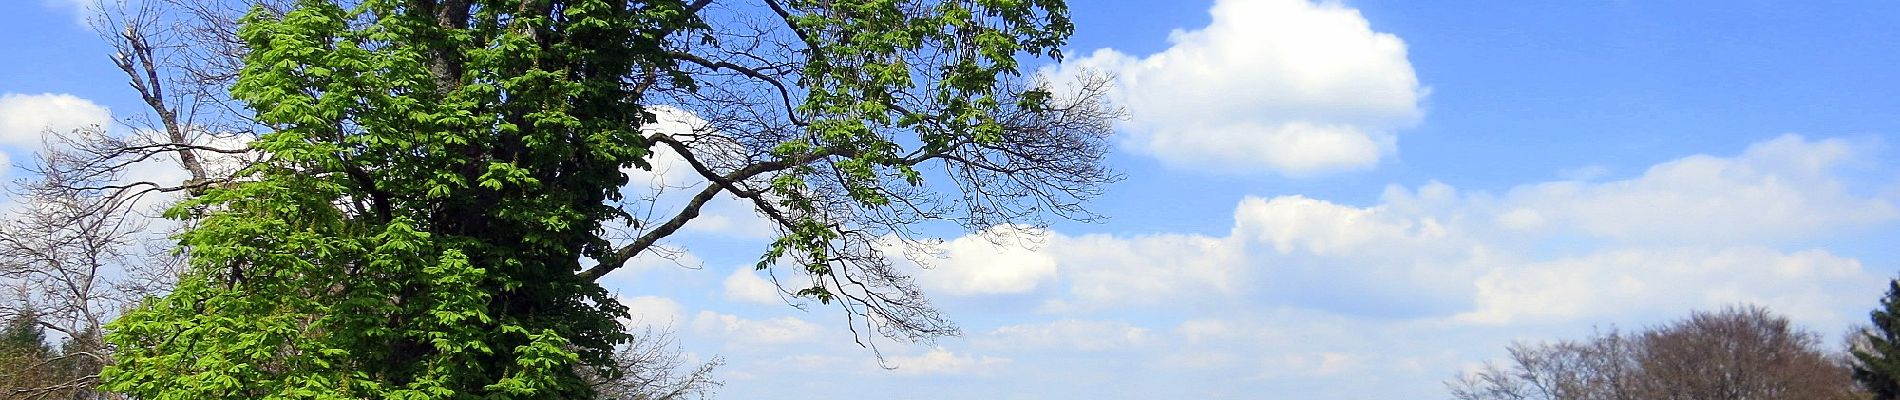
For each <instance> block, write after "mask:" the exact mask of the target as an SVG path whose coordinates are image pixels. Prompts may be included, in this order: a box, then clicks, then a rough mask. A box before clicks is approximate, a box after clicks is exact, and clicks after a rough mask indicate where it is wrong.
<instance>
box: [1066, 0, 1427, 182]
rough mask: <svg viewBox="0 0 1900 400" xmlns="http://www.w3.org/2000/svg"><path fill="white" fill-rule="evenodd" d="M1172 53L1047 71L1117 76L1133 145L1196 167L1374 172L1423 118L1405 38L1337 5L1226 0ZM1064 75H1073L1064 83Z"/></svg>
mask: <svg viewBox="0 0 1900 400" xmlns="http://www.w3.org/2000/svg"><path fill="white" fill-rule="evenodd" d="M1210 13H1211V14H1212V16H1213V22H1212V24H1210V25H1208V26H1206V27H1203V28H1201V29H1198V30H1191V31H1182V30H1177V31H1175V32H1173V33H1172V34H1170V35H1169V38H1168V41H1169V42H1170V43H1171V44H1172V46H1171V47H1170V48H1168V49H1167V50H1163V51H1161V52H1159V53H1155V54H1150V55H1147V56H1140V57H1137V56H1131V55H1128V54H1123V53H1121V52H1119V51H1116V50H1113V49H1101V50H1097V51H1096V52H1095V53H1093V54H1090V55H1089V56H1087V57H1083V58H1079V59H1075V60H1072V61H1069V62H1065V63H1063V65H1061V66H1059V67H1057V68H1054V69H1052V70H1048V71H1044V72H1045V73H1047V74H1051V75H1054V76H1056V77H1067V76H1076V75H1079V74H1082V73H1084V71H1101V72H1107V73H1110V74H1112V75H1114V76H1115V77H1116V87H1117V89H1116V93H1115V94H1114V98H1115V99H1116V102H1117V103H1118V104H1120V105H1122V106H1124V107H1125V108H1126V109H1127V110H1128V112H1129V114H1130V117H1131V119H1130V120H1129V121H1128V123H1126V124H1125V126H1124V127H1125V128H1126V130H1127V132H1128V133H1129V134H1130V136H1129V142H1128V144H1129V145H1131V146H1132V147H1133V148H1135V149H1137V150H1139V151H1142V152H1145V153H1148V154H1150V155H1152V156H1154V157H1156V158H1159V159H1160V160H1161V161H1163V162H1165V163H1167V164H1170V165H1174V166H1178V167H1185V168H1209V167H1211V168H1218V169H1222V170H1267V171H1273V172H1278V173H1282V174H1288V175H1311V174H1316V173H1322V172H1327V171H1337V170H1352V169H1365V168H1371V167H1372V166H1374V165H1376V164H1378V162H1379V160H1380V159H1381V158H1383V157H1384V156H1385V155H1388V154H1391V153H1393V152H1394V151H1396V138H1395V136H1394V134H1393V132H1394V131H1395V130H1397V129H1400V128H1404V127H1408V126H1410V125H1413V124H1415V123H1417V121H1418V120H1419V119H1420V117H1421V116H1422V115H1423V111H1421V110H1420V109H1419V106H1418V102H1419V100H1420V98H1422V97H1423V96H1424V93H1425V89H1423V88H1421V87H1420V86H1419V82H1418V78H1417V76H1416V74H1415V73H1414V72H1413V70H1412V65H1411V63H1410V62H1409V61H1407V59H1406V48H1405V42H1404V41H1402V40H1400V39H1399V38H1398V37H1397V36H1394V35H1392V34H1389V33H1380V32H1377V31H1374V30H1373V29H1372V26H1371V24H1370V23H1369V22H1367V21H1366V19H1365V18H1364V17H1363V16H1361V15H1360V14H1359V12H1358V10H1354V9H1352V8H1349V7H1345V6H1343V5H1341V4H1339V3H1337V2H1332V1H1325V2H1320V3H1317V4H1316V3H1312V2H1309V1H1307V0H1220V1H1217V2H1216V3H1215V5H1214V7H1213V9H1212V10H1210ZM1056 80H1058V81H1061V80H1062V79H1060V78H1058V79H1056Z"/></svg>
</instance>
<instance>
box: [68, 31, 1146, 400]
mask: <svg viewBox="0 0 1900 400" xmlns="http://www.w3.org/2000/svg"><path fill="white" fill-rule="evenodd" d="M713 3H714V2H713V1H710V0H698V1H694V2H692V3H686V2H683V1H679V0H658V1H628V0H619V1H607V0H361V1H350V2H338V1H330V0H302V1H297V2H294V4H291V5H289V6H288V7H282V8H273V7H255V8H253V10H252V11H251V12H250V13H249V14H248V15H247V16H245V17H244V18H243V19H242V20H241V25H240V27H239V28H238V29H237V30H236V35H237V36H238V38H239V39H241V40H242V43H243V44H244V45H243V48H242V51H241V53H242V54H243V58H242V63H241V68H240V69H239V70H238V73H237V79H236V81H235V83H234V84H233V86H232V88H231V92H232V94H233V97H235V98H236V99H237V100H238V101H240V102H242V103H243V104H245V105H246V106H248V107H249V108H250V109H251V110H252V111H254V112H255V115H254V119H255V121H256V123H257V124H259V125H261V126H262V127H263V128H265V130H267V131H268V132H267V133H264V134H262V135H260V136H259V138H258V139H257V141H256V142H255V143H253V144H252V145H251V147H252V148H253V149H255V150H257V151H259V152H261V153H263V154H264V155H265V159H264V161H262V162H260V163H258V164H256V165H253V166H251V167H249V168H246V169H245V170H243V171H242V172H240V173H239V174H237V175H236V176H234V177H233V178H231V179H229V180H227V181H225V182H223V183H218V184H210V183H201V184H197V186H195V187H197V188H198V189H195V191H196V192H195V193H201V194H200V195H198V196H196V197H194V198H192V199H190V200H187V201H185V202H183V203H182V204H181V205H179V206H178V207H175V208H174V209H173V210H172V211H171V215H172V216H173V217H175V218H180V219H189V220H191V221H192V224H193V225H192V226H191V227H190V229H188V230H186V231H185V232H183V233H181V234H180V235H178V236H177V238H178V240H179V244H180V245H181V248H182V250H181V251H182V252H184V254H186V255H187V256H188V257H189V269H188V271H186V272H185V274H184V276H183V277H181V278H180V279H179V282H178V285H177V287H176V288H175V289H173V290H172V291H171V292H170V293H169V294H168V295H165V296H163V297H160V298H155V299H152V300H150V301H148V302H146V303H145V304H144V305H143V306H141V307H139V308H137V309H134V310H132V311H130V312H128V313H127V314H126V315H125V316H123V317H121V318H120V319H118V320H116V321H114V322H113V323H112V324H110V325H109V326H108V331H109V334H108V335H107V341H108V342H109V343H110V344H111V345H112V346H114V348H115V349H116V354H114V363H113V365H111V366H108V367H106V370H105V372H104V375H105V376H104V380H105V386H104V387H106V388H107V389H109V390H113V391H117V392H122V393H125V394H129V395H131V396H133V397H137V398H150V399H184V398H191V399H199V398H390V399H433V398H586V397H591V396H594V395H597V393H595V391H594V390H593V389H592V388H591V387H590V384H589V382H590V381H597V380H598V379H599V377H605V378H606V379H613V378H615V377H618V376H621V374H622V373H623V371H621V370H620V368H618V367H617V363H616V361H615V359H614V354H613V351H614V349H615V348H616V347H617V346H620V345H623V344H626V343H628V342H629V341H630V339H631V337H630V336H629V335H628V334H627V333H626V332H625V330H624V329H623V328H622V327H621V326H620V324H619V323H618V321H617V318H621V317H624V316H625V314H626V310H625V309H624V307H623V306H621V305H620V304H619V303H617V302H616V301H615V300H614V299H613V298H612V297H611V296H610V295H609V294H608V293H607V291H606V290H604V289H603V288H602V287H601V286H600V285H598V284H597V283H595V281H596V280H597V279H599V278H601V277H603V276H605V275H607V274H608V273H610V272H612V271H613V270H615V269H616V268H619V267H620V266H622V265H625V264H626V263H628V262H629V261H630V260H632V259H634V258H636V257H640V256H642V255H643V254H650V253H651V251H653V250H654V249H655V248H656V247H655V246H659V245H660V243H661V241H662V240H663V239H665V238H667V237H668V236H670V235H672V234H673V233H674V232H677V231H678V230H679V229H680V228H681V227H683V226H685V225H686V224H688V223H690V222H691V221H692V220H693V219H695V218H697V217H698V216H699V215H700V210H701V208H702V207H703V206H704V205H705V204H707V203H708V202H709V201H711V200H713V199H714V198H716V197H719V196H721V195H726V196H729V197H731V198H737V199H741V200H742V201H745V202H746V203H747V204H749V205H751V206H752V207H754V209H755V211H757V212H758V213H759V214H760V215H761V216H762V218H764V219H766V220H768V221H770V222H771V223H772V224H773V225H774V226H776V228H777V231H778V236H777V238H776V239H775V240H774V241H773V242H772V243H771V245H770V247H769V248H767V249H764V250H763V253H764V255H763V256H762V257H761V261H760V262H759V267H760V268H761V269H764V268H773V267H781V268H789V269H790V270H791V271H790V272H792V273H796V274H803V275H805V276H806V277H807V278H808V282H810V283H809V285H803V284H801V285H800V286H799V287H794V288H790V289H788V291H789V292H791V293H793V294H794V295H796V296H800V297H804V298H809V299H814V300H816V301H818V302H821V303H825V304H837V305H839V306H840V307H841V308H842V309H843V310H845V311H846V315H848V316H854V317H855V318H854V319H853V321H855V322H853V323H854V324H857V323H861V324H863V326H865V327H867V328H870V329H872V330H874V331H876V332H878V333H881V334H883V335H885V336H889V337H893V338H900V339H929V338H932V337H936V336H940V335H947V334H954V333H956V332H957V331H956V328H955V326H954V325H953V324H951V323H949V322H948V321H947V320H946V319H945V318H943V317H942V316H940V315H938V313H937V312H936V311H935V310H934V309H933V308H931V306H930V305H929V303H928V301H926V300H925V299H924V298H923V297H922V294H921V292H920V291H918V290H917V289H916V288H915V287H914V286H913V285H912V284H911V282H910V280H909V278H908V277H906V276H904V275H903V274H902V273H901V272H900V271H898V270H896V269H895V268H894V267H892V266H891V265H890V263H889V262H888V261H887V259H886V258H885V255H884V254H882V253H881V252H880V250H879V249H881V248H884V247H885V246H884V244H886V243H889V242H890V241H891V240H893V239H897V240H908V239H909V237H910V235H911V233H910V232H911V231H910V230H909V228H908V227H910V226H912V225H915V224H918V223H921V222H925V221H932V220H943V221H951V222H955V223H957V224H960V225H961V226H963V227H964V228H969V229H978V228H985V227H989V226H992V225H1000V224H1016V223H1038V222H1039V221H1040V219H1039V218H1040V217H1041V216H1042V215H1045V214H1053V215H1059V216H1063V217H1068V218H1074V219H1088V218H1092V217H1093V215H1092V214H1089V213H1087V211H1086V210H1084V209H1082V208H1081V207H1080V203H1081V202H1082V201H1083V200H1086V199H1087V198H1089V197H1091V196H1093V195H1095V194H1097V193H1099V192H1098V191H1099V187H1100V185H1101V184H1103V183H1105V182H1108V181H1111V180H1113V179H1115V176H1114V175H1113V174H1112V173H1109V172H1107V171H1106V170H1104V169H1103V168H1102V167H1101V158H1102V155H1103V153H1104V151H1105V148H1106V145H1105V144H1104V141H1105V139H1104V138H1105V137H1106V135H1107V133H1108V125H1107V124H1108V120H1109V119H1110V118H1112V117H1113V116H1114V114H1115V113H1114V112H1113V111H1112V110H1108V109H1106V108H1104V107H1103V106H1102V102H1101V97H1100V96H1101V94H1102V93H1103V90H1104V87H1103V86H1102V84H1101V82H1102V81H1103V80H1100V79H1095V80H1084V81H1083V82H1078V83H1074V84H1068V85H1067V86H1063V85H1049V84H1046V83H1045V82H1041V81H1038V80H1035V79H1026V78H1024V77H1021V76H1019V72H1018V71H1019V70H1021V69H1023V66H1022V65H1020V64H1019V61H1018V58H1019V57H1025V56H1059V54H1058V53H1057V48H1058V47H1059V46H1061V45H1062V44H1063V42H1064V40H1065V39H1066V38H1067V36H1068V34H1069V33H1070V31H1071V29H1072V28H1071V26H1070V25H1069V22H1068V19H1067V17H1066V12H1067V10H1066V6H1065V5H1064V4H1063V3H1062V2H1061V1H1060V0H1007V1H997V0H980V1H950V0H945V1H923V0H911V1H895V0H824V1H817V0H757V1H752V2H736V1H735V2H731V3H726V2H721V3H720V4H713ZM1057 87H1060V88H1064V89H1065V90H1064V93H1062V94H1060V95H1059V94H1057V93H1055V92H1054V90H1052V89H1053V88H1057ZM682 113H688V114H692V115H695V116H698V117H700V118H701V120H702V121H704V122H705V123H704V124H699V125H697V126H695V127H693V129H691V131H690V132H678V131H661V130H656V129H650V128H651V127H650V126H648V125H651V124H653V122H655V121H656V120H657V119H658V118H660V117H662V116H674V115H675V114H682ZM662 114H665V115H662ZM662 148H664V149H665V150H667V151H669V152H670V153H671V154H673V156H674V157H678V159H679V160H680V161H682V162H684V163H685V164H686V165H688V166H689V167H690V168H691V170H692V172H693V173H694V174H695V175H697V176H698V177H700V178H702V179H704V180H705V181H706V182H707V183H706V184H705V185H704V186H703V187H702V188H700V189H699V190H698V191H695V192H691V196H690V198H688V199H686V200H685V201H684V202H683V203H682V204H680V205H678V207H677V209H675V210H673V211H671V212H670V213H669V214H663V215H659V216H652V215H651V214H650V213H641V214H642V215H643V216H636V215H635V214H634V213H631V212H629V211H628V209H629V208H630V206H629V203H634V202H635V201H634V200H637V199H630V198H628V197H627V194H626V191H625V188H624V187H625V186H626V184H627V181H628V178H627V175H626V171H627V170H628V169H632V168H651V166H652V162H653V160H654V157H655V156H654V154H655V153H656V151H657V150H659V149H662ZM926 181H932V182H945V183H944V184H938V185H926ZM632 207H638V205H634V206H632Z"/></svg>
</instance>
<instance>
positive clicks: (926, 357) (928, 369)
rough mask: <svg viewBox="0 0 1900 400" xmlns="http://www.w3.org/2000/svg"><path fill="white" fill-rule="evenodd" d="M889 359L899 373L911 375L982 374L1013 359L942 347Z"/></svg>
mask: <svg viewBox="0 0 1900 400" xmlns="http://www.w3.org/2000/svg"><path fill="white" fill-rule="evenodd" d="M887 360H888V361H889V362H890V364H891V366H894V367H896V368H897V370H896V372H897V373H900V374H910V375H961V374H982V373H984V372H987V371H988V370H990V369H993V368H996V367H999V366H1002V365H1004V364H1008V363H1010V361H1011V360H1010V359H1008V358H1002V357H991V356H982V357H974V356H971V355H968V354H961V355H959V354H956V353H953V352H951V351H950V350H945V349H944V348H942V347H937V348H933V349H931V350H930V351H927V352H924V354H920V355H915V356H893V357H890V358H888V359H887Z"/></svg>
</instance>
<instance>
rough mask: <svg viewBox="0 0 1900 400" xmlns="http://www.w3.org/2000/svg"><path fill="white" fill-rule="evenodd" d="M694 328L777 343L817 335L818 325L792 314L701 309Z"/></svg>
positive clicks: (742, 341)
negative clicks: (762, 314) (767, 316)
mask: <svg viewBox="0 0 1900 400" xmlns="http://www.w3.org/2000/svg"><path fill="white" fill-rule="evenodd" d="M693 330H694V331H696V332H699V333H702V334H713V335H719V336H720V337H722V338H725V339H726V340H727V341H730V342H732V343H739V344H748V345H775V344H785V343H793V342H800V341H805V340H808V339H811V338H812V337H815V336H817V335H818V326H817V325H813V324H812V323H810V322H805V320H801V319H798V318H793V317H776V318H771V319H764V320H755V319H747V318H741V317H739V316H737V315H732V314H722V313H716V312H712V311H700V312H699V315H697V316H694V317H693Z"/></svg>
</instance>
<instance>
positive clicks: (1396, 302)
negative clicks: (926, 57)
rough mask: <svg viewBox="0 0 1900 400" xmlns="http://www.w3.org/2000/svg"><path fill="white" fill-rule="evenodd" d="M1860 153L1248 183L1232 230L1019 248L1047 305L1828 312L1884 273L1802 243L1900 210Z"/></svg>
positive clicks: (1798, 142) (1759, 154)
mask: <svg viewBox="0 0 1900 400" xmlns="http://www.w3.org/2000/svg"><path fill="white" fill-rule="evenodd" d="M1857 156H1858V155H1857V154H1856V153H1855V152H1854V151H1852V148H1851V146H1848V145H1847V144H1846V143H1845V142H1842V141H1838V140H1820V141H1810V140H1806V139H1802V138H1800V137H1798V136H1784V137H1781V138H1776V139H1773V140H1769V141H1765V142H1762V143H1759V144H1756V145H1754V146H1751V147H1750V148H1749V149H1748V150H1746V151H1744V152H1743V153H1742V154H1740V155H1736V156H1732V157H1717V156H1709V155H1695V156H1689V157H1685V158H1682V159H1678V160H1674V161H1669V162H1664V163H1661V164H1658V165H1656V166H1655V167H1653V168H1650V169H1649V171H1648V172H1647V173H1645V174H1643V175H1642V176H1638V177H1633V178H1629V179H1625V180H1613V181H1603V182H1578V181H1558V182H1547V183H1535V184H1528V185H1522V186H1518V187H1516V188H1513V189H1511V190H1508V191H1506V192H1505V194H1504V195H1501V196H1500V195H1493V194H1489V193H1485V192H1460V191H1459V190H1458V189H1456V188H1453V187H1451V186H1449V185H1445V184H1442V183H1436V182H1433V183H1429V184H1426V185H1423V186H1420V187H1418V188H1416V189H1405V188H1397V187H1395V188H1392V189H1388V190H1387V192H1386V193H1385V195H1384V197H1383V198H1382V199H1381V201H1380V202H1379V204H1376V205H1372V206H1354V205H1347V204H1339V203H1334V202H1330V201H1325V200H1319V199H1313V198H1308V197H1304V196H1297V195H1293V196H1280V197H1273V198H1256V197H1249V198H1246V199H1243V200H1241V201H1240V202H1239V204H1237V205H1236V206H1235V211H1234V225H1233V228H1232V230H1231V231H1230V232H1229V234H1228V235H1226V236H1211V235H1196V234H1153V235H1139V236H1115V235H1099V234H1096V235H1083V236H1068V235H1063V234H1060V233H1050V234H1049V235H1048V242H1047V244H1046V246H1043V247H1042V248H1040V249H1037V250H1036V251H1035V252H1032V253H1034V254H1022V255H1017V256H1015V257H1014V258H1018V259H1021V258H1031V256H1034V257H1049V258H1050V259H1052V260H1053V263H1054V265H1055V271H1052V272H1047V273H1044V274H1045V275H1047V276H1053V277H1057V278H1060V279H1057V280H1053V281H1049V282H1048V283H1046V284H1038V286H1034V287H1040V286H1042V285H1046V286H1048V287H1053V288H1057V289H1063V288H1064V287H1063V284H1065V283H1066V284H1067V285H1066V289H1067V290H1066V291H1065V292H1058V293H1059V295H1057V296H1055V297H1054V298H1050V299H1047V300H1046V303H1045V304H1044V308H1043V311H1047V312H1056V313H1089V312H1098V311H1102V310H1107V309H1111V308H1113V309H1116V310H1125V309H1126V307H1129V306H1160V305H1169V306H1177V307H1178V306H1181V305H1183V304H1210V305H1211V304H1233V303H1235V302H1258V303H1259V304H1266V305H1273V306H1284V307H1295V308H1304V309H1311V310H1319V311H1324V312H1330V313H1339V314H1342V315H1356V316H1365V317H1401V318H1440V319H1445V320H1455V321H1461V322H1465V323H1497V322H1505V321H1512V320H1516V319H1530V320H1537V321H1569V320H1575V319H1578V318H1598V317H1608V316H1619V315H1621V316H1628V315H1634V314H1637V313H1642V312H1656V313H1663V312H1684V311H1687V310H1688V309H1691V308H1706V307H1718V306H1722V305H1726V304H1730V303H1734V302H1742V301H1747V302H1756V303H1760V304H1765V305H1769V306H1771V307H1774V308H1775V309H1777V310H1780V311H1782V312H1784V313H1788V314H1789V315H1791V316H1792V317H1794V318H1796V319H1797V320H1807V321H1834V320H1838V318H1837V317H1839V316H1837V315H1832V314H1830V313H1831V312H1832V311H1829V310H1837V309H1840V307H1843V306H1845V305H1848V304H1850V303H1851V302H1852V301H1859V300H1863V299H1859V298H1858V297H1857V296H1859V295H1862V294H1864V293H1863V292H1865V291H1866V290H1862V289H1866V288H1865V287H1863V286H1866V285H1865V284H1864V283H1865V282H1876V283H1877V282H1878V279H1873V278H1870V277H1869V274H1867V273H1866V272H1864V271H1862V269H1861V268H1860V266H1859V262H1858V261H1856V260H1853V259H1850V258H1844V257H1840V256H1836V255H1833V254H1831V253H1828V252H1826V251H1825V250H1820V249H1809V248H1806V247H1804V246H1811V244H1804V243H1812V242H1811V241H1812V240H1814V239H1817V238H1825V237H1826V235H1827V234H1829V233H1838V232H1851V231H1852V229H1857V228H1856V227H1863V226H1871V225H1874V224H1880V223H1886V222H1892V221H1894V220H1896V219H1900V217H1896V212H1895V211H1894V210H1895V207H1894V205H1893V204H1892V203H1891V200H1888V199H1884V198H1881V197H1873V196H1874V195H1871V194H1857V193H1861V192H1865V190H1861V191H1856V190H1853V189H1855V188H1853V187H1851V186H1852V185H1849V184H1848V183H1847V182H1845V181H1843V180H1842V179H1841V178H1840V177H1838V176H1836V174H1834V173H1833V172H1831V171H1832V169H1834V168H1835V167H1836V166H1838V165H1842V164H1846V163H1852V162H1857V161H1858V160H1859V159H1858V158H1857ZM958 240H959V241H961V240H974V239H971V238H968V237H966V238H963V239H958ZM954 242H955V241H953V243H954ZM1784 248H1785V249H1784ZM1553 249H1562V251H1557V250H1553ZM988 256H989V254H980V255H978V256H976V257H977V258H978V259H981V258H982V257H988ZM954 258H955V255H953V259H952V260H951V261H950V263H951V264H955V263H956V262H957V261H956V260H955V259H954ZM989 264H994V265H1009V264H1010V263H989ZM999 268H1000V267H999ZM1038 276H1042V275H1038ZM975 282H976V281H971V284H975ZM1039 282H1040V281H1039ZM1659 285H1666V286H1659ZM1005 287H1006V288H1008V289H1011V292H1015V291H1021V290H1025V289H1023V288H1024V287H1030V286H1026V285H1025V286H1014V287H1011V286H1005ZM999 291H1001V290H999ZM973 292H976V290H971V289H970V288H965V290H962V291H952V292H951V294H970V293H973ZM1644 315H1648V314H1644Z"/></svg>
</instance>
